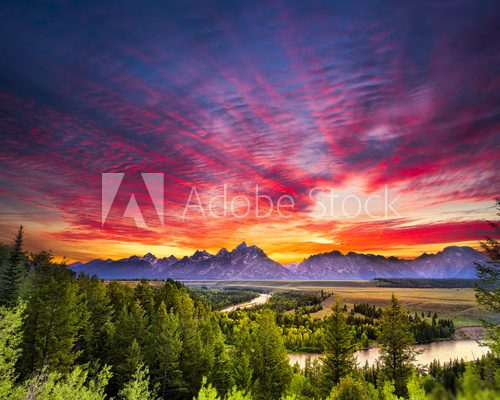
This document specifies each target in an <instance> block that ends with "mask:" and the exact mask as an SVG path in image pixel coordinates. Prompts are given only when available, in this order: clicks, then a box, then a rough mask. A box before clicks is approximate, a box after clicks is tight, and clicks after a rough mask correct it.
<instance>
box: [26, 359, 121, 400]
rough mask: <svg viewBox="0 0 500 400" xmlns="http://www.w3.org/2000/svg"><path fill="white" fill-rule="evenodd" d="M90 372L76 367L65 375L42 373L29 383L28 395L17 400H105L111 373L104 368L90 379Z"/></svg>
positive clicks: (108, 369) (107, 368)
mask: <svg viewBox="0 0 500 400" xmlns="http://www.w3.org/2000/svg"><path fill="white" fill-rule="evenodd" d="M88 375H89V373H88V371H86V370H84V369H83V368H82V367H81V366H76V367H75V368H74V369H72V370H71V371H68V372H67V373H65V374H60V373H57V372H52V373H48V374H47V373H46V371H40V372H39V373H37V374H35V375H34V376H33V377H32V378H31V379H30V380H29V381H28V383H27V389H26V393H24V395H23V396H22V397H16V399H21V398H23V399H36V400H60V399H64V400H70V399H78V400H105V399H107V396H106V386H107V384H108V381H109V378H110V377H111V375H112V374H111V372H110V368H109V367H104V368H103V369H102V370H101V371H99V372H98V373H97V376H96V378H92V379H89V376H88Z"/></svg>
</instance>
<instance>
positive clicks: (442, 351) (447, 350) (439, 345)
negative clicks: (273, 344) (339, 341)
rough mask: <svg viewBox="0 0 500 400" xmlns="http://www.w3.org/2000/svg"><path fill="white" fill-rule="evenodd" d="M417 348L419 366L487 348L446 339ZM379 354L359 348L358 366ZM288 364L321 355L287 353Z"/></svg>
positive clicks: (472, 356)
mask: <svg viewBox="0 0 500 400" xmlns="http://www.w3.org/2000/svg"><path fill="white" fill-rule="evenodd" d="M416 348H417V350H423V352H422V353H421V354H419V355H418V356H417V364H418V365H419V366H425V365H428V364H429V363H430V362H431V361H432V360H439V361H441V362H445V361H449V360H451V359H455V358H459V359H460V358H463V359H464V360H465V361H472V360H474V359H476V358H479V357H481V356H482V355H483V354H486V353H487V351H488V348H486V347H482V346H479V344H478V343H477V342H476V341H475V340H448V341H443V342H433V343H428V344H419V345H417V346H416ZM378 356H379V350H378V348H377V347H373V348H371V349H368V350H359V351H357V352H356V357H357V359H358V366H360V367H362V366H363V365H365V363H366V362H367V361H368V364H369V365H372V364H374V363H375V361H376V360H377V358H378ZM288 357H289V358H290V364H291V365H294V364H295V363H297V362H298V363H299V365H300V367H301V368H304V366H305V364H306V359H307V357H311V359H315V358H318V357H321V354H306V353H300V354H289V355H288Z"/></svg>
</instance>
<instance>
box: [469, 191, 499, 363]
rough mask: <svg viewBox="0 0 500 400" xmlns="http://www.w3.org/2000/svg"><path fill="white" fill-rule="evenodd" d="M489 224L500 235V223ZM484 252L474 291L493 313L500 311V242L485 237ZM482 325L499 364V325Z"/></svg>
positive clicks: (478, 267) (478, 268)
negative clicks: (484, 259)
mask: <svg viewBox="0 0 500 400" xmlns="http://www.w3.org/2000/svg"><path fill="white" fill-rule="evenodd" d="M496 204H497V209H498V211H499V214H498V215H500V199H497V203H496ZM491 226H492V227H493V229H494V231H495V236H500V224H498V223H497V222H492V223H491ZM481 247H482V248H483V250H484V253H485V254H486V256H487V257H488V258H489V261H488V262H486V263H483V264H479V263H476V271H477V276H478V278H479V282H480V283H479V284H477V285H476V287H475V289H474V291H475V293H476V299H477V302H478V303H479V304H481V305H482V306H484V307H486V308H487V309H488V310H490V311H492V312H494V313H497V314H498V313H500V243H499V242H498V240H496V239H493V238H487V239H486V241H485V242H482V243H481ZM483 325H484V326H485V327H486V328H487V329H488V335H487V340H486V344H487V345H488V347H489V348H490V350H491V353H492V354H493V356H494V357H495V358H496V359H497V363H498V364H499V365H500V361H499V360H500V327H499V326H498V325H494V324H491V323H489V322H486V321H483Z"/></svg>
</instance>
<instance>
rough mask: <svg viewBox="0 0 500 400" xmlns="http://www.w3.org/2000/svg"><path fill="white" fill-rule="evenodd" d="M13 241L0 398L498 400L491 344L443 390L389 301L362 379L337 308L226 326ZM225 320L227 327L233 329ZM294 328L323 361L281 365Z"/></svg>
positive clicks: (220, 319)
mask: <svg viewBox="0 0 500 400" xmlns="http://www.w3.org/2000/svg"><path fill="white" fill-rule="evenodd" d="M22 235H23V232H22V230H20V231H19V233H18V235H17V237H16V240H15V242H14V244H13V245H12V246H2V247H1V249H2V250H1V252H0V288H1V302H2V306H1V307H0V398H1V399H11V400H14V399H30V400H33V399H39V400H56V399H57V400H60V399H65V400H66V399H67V400H72V399H79V400H80V399H81V400H87V399H89V400H90V399H92V400H101V399H111V398H114V399H122V400H139V399H140V400H144V399H145V400H157V399H173V400H176V399H179V400H184V399H189V400H190V399H193V398H196V399H198V400H208V399H210V400H217V399H225V400H237V399H239V400H242V399H247V400H250V399H255V400H274V399H275V400H278V399H286V400H293V399H295V400H297V399H298V400H303V399H317V400H319V399H328V400H338V399H356V400H365V399H366V400H376V399H377V400H396V399H400V398H403V397H404V398H411V399H413V400H416V399H443V398H446V397H443V393H444V394H445V395H446V396H448V395H449V396H453V393H456V394H457V398H458V399H476V398H483V399H489V398H495V397H496V395H498V392H497V388H498V386H495V385H498V383H499V382H498V378H499V374H498V373H497V371H498V367H499V365H500V364H499V358H498V351H497V350H496V349H498V348H499V346H498V343H497V342H495V343H496V347H495V346H493V345H492V347H491V349H492V353H491V354H490V355H489V356H487V357H485V358H484V359H483V360H482V361H481V363H480V364H471V363H469V364H467V365H466V367H465V372H461V371H457V378H456V381H455V383H454V384H453V385H452V386H453V387H452V388H447V387H446V385H445V384H444V383H442V382H441V380H444V379H441V378H439V374H438V372H439V371H440V369H443V368H445V367H443V366H440V367H436V368H434V370H435V371H437V372H436V377H434V376H433V375H432V374H419V373H418V371H417V370H416V368H415V365H414V362H415V355H416V352H415V348H414V344H415V337H414V335H413V333H412V330H411V322H410V315H409V314H408V313H407V312H406V311H405V310H404V309H402V307H401V305H400V303H399V302H398V300H397V298H396V297H394V296H393V297H392V299H391V302H390V304H389V305H388V306H387V307H385V308H384V309H383V311H382V314H381V315H380V318H377V321H378V325H377V341H378V345H379V348H380V357H379V360H378V364H377V368H376V369H375V368H371V369H364V368H358V366H357V365H356V359H355V356H354V352H355V350H356V347H357V345H356V334H357V333H356V328H355V327H354V326H351V325H350V324H349V323H348V318H349V316H350V315H351V314H350V313H348V312H347V311H346V310H345V308H344V307H342V306H341V305H340V304H339V302H338V301H337V302H335V303H334V304H333V306H332V313H331V315H330V316H328V317H327V318H325V320H324V321H322V322H321V323H322V327H321V328H319V327H318V326H317V325H316V324H320V322H319V321H315V319H312V320H309V319H308V318H309V317H308V316H307V314H299V315H297V317H296V318H297V320H296V321H295V320H294V322H292V320H288V322H286V321H287V320H285V319H282V320H280V318H288V317H291V316H288V315H287V314H285V313H278V315H276V314H275V312H274V311H273V310H272V309H270V308H269V307H261V308H258V309H256V310H251V311H246V310H237V311H235V313H239V314H235V315H238V318H236V319H232V318H230V317H229V315H226V314H224V313H221V312H219V311H217V310H213V308H212V307H211V306H209V305H207V304H206V301H205V300H203V299H194V298H193V297H192V294H191V293H190V290H189V289H188V288H186V287H185V286H184V285H182V284H181V283H179V282H174V281H170V280H169V281H166V282H165V283H164V285H162V286H154V287H153V286H150V285H149V284H148V283H147V282H146V281H142V282H140V283H139V284H138V285H137V286H136V287H135V288H132V287H130V286H127V285H122V284H119V283H116V282H111V283H104V282H102V281H100V280H99V279H97V278H95V277H93V278H92V277H87V276H84V275H80V276H76V275H75V274H74V273H73V272H72V271H71V270H69V269H68V268H67V267H66V266H65V265H61V264H57V263H54V262H53V261H52V258H51V256H50V254H49V253H45V252H41V253H38V254H26V253H25V252H24V251H23V248H22V247H23V246H22V242H23V238H22ZM356 317H357V316H356ZM293 318H295V316H294V317H293ZM301 318H303V319H302V320H301ZM306 318H307V319H306ZM364 318H369V317H364ZM412 318H413V317H412ZM277 320H278V321H279V323H280V324H281V325H278V324H277V323H276V321H277ZM224 321H227V322H228V323H229V321H233V325H232V326H231V329H229V325H228V324H226V323H225V322H224ZM436 321H437V320H436ZM236 322H237V323H236ZM295 323H297V324H303V326H304V327H307V328H308V329H312V330H319V329H322V332H323V337H322V346H323V349H324V356H323V358H322V360H321V362H316V363H309V365H308V367H307V368H306V370H304V371H301V370H300V368H298V367H291V366H290V365H289V360H288V356H287V350H286V348H285V343H284V339H283V338H284V330H283V327H282V325H283V326H285V325H286V324H295ZM436 323H437V322H436ZM221 326H222V327H227V329H222V328H221ZM478 393H479V395H480V396H482V397H477V396H478Z"/></svg>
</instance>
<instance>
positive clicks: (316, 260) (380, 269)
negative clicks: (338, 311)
mask: <svg viewBox="0 0 500 400" xmlns="http://www.w3.org/2000/svg"><path fill="white" fill-rule="evenodd" d="M484 260H486V257H485V256H484V255H483V254H482V253H480V252H478V251H477V250H474V249H473V248H471V247H466V246H463V247H457V246H450V247H446V248H445V249H443V250H442V251H440V252H438V253H436V254H426V253H424V254H422V255H421V256H419V257H417V258H415V259H413V260H404V259H399V258H397V257H384V256H380V255H374V254H362V253H354V252H350V253H347V254H342V253H341V252H339V251H332V252H328V253H321V254H316V255H313V256H310V257H308V258H306V259H305V260H304V261H302V262H301V263H300V264H293V266H287V267H285V266H283V265H281V264H279V263H277V262H276V261H273V260H271V259H270V258H269V257H268V256H267V255H266V253H264V251H263V250H262V249H260V248H259V247H257V246H247V244H246V243H245V242H242V243H241V244H240V245H238V246H237V247H236V248H234V249H233V250H232V251H228V250H226V249H224V248H222V249H220V250H219V251H218V252H217V254H210V253H208V252H207V251H205V250H202V251H200V250H197V251H195V252H194V253H193V255H191V256H189V257H188V256H185V257H183V258H181V259H177V258H176V257H174V256H170V257H164V258H156V257H155V256H154V255H152V254H151V253H148V254H146V255H144V256H143V257H138V256H132V257H129V258H123V259H121V260H116V261H114V260H110V259H108V260H92V261H89V262H87V263H79V262H78V263H74V264H72V265H70V267H71V268H72V269H73V270H74V271H75V272H77V273H79V272H84V273H86V274H88V275H97V276H99V277H100V278H103V279H140V278H146V279H166V278H173V279H346V280H347V279H373V278H434V279H440V278H475V277H476V272H475V268H474V263H475V262H482V261H484Z"/></svg>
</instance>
